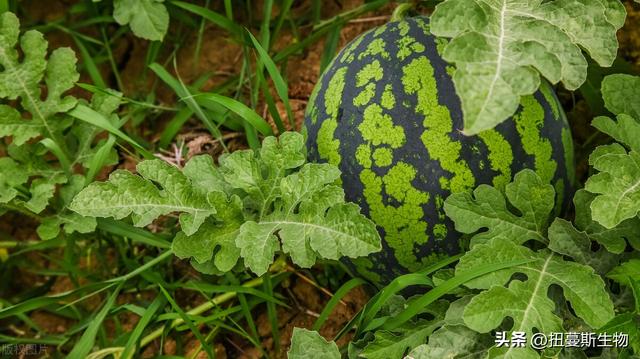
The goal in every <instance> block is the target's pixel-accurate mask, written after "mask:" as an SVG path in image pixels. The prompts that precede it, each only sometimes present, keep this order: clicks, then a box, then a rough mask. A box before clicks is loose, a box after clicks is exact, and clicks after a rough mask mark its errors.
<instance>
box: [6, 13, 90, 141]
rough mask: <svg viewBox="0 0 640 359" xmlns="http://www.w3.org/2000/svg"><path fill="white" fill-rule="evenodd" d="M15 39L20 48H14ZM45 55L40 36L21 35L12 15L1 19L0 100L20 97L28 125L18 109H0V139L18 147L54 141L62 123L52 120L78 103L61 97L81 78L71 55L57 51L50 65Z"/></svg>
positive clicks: (42, 38) (63, 49) (43, 41)
mask: <svg viewBox="0 0 640 359" xmlns="http://www.w3.org/2000/svg"><path fill="white" fill-rule="evenodd" d="M18 39H19V40H20V48H19V49H16V48H15V47H16V45H17V44H18ZM20 54H22V56H21V55H20ZM46 55H47V41H46V40H45V39H44V37H43V36H42V34H41V33H40V32H38V31H35V30H30V31H27V32H25V33H24V34H23V35H22V36H20V23H19V21H18V18H17V17H16V16H15V15H14V14H12V13H10V12H5V13H3V14H0V69H1V70H0V99H7V100H15V99H18V98H19V99H20V101H19V103H20V105H21V107H22V109H23V110H24V111H26V112H29V113H30V119H29V120H27V119H25V118H24V117H23V116H22V115H21V113H20V111H18V110H17V109H15V108H13V107H10V106H8V105H4V104H0V137H5V136H12V137H13V143H14V144H16V145H22V144H23V143H25V142H26V141H27V140H29V139H31V138H34V137H39V136H45V137H49V138H52V139H54V140H55V141H56V142H58V139H57V138H56V137H57V135H58V133H59V131H61V130H62V129H63V128H64V125H65V124H66V122H65V121H61V120H60V119H59V118H57V116H56V115H57V114H59V113H64V112H66V111H68V110H70V109H71V108H73V107H74V106H75V104H76V99H75V98H74V97H72V96H63V94H64V93H65V92H66V91H68V90H69V89H71V88H72V87H73V86H74V84H75V83H76V81H78V78H79V74H78V72H77V71H76V68H75V65H76V61H77V59H76V56H75V54H74V53H73V51H72V50H71V49H69V48H59V49H56V50H54V51H53V52H51V54H50V55H49V58H48V60H47V59H46V58H45V57H46ZM43 83H44V84H46V96H45V97H44V99H43V95H42V89H41V84H43ZM58 144H59V143H58Z"/></svg>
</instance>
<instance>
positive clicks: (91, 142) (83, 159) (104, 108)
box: [68, 90, 122, 169]
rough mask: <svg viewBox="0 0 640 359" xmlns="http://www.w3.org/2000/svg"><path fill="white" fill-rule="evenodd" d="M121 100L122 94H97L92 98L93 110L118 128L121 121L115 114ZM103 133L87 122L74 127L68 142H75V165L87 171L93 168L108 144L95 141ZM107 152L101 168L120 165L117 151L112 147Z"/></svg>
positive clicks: (108, 92) (110, 92)
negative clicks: (94, 162) (101, 150)
mask: <svg viewBox="0 0 640 359" xmlns="http://www.w3.org/2000/svg"><path fill="white" fill-rule="evenodd" d="M121 99H122V94H121V93H119V92H117V91H113V90H106V91H105V92H96V93H94V94H93V97H92V98H91V108H93V109H94V110H95V111H96V112H98V113H100V114H102V115H103V116H104V117H105V119H107V120H108V121H110V122H111V123H112V124H113V125H114V126H117V125H118V124H119V122H120V120H119V118H118V115H117V114H115V113H114V112H115V111H116V110H117V109H118V107H120V103H121ZM102 131H103V130H102V129H101V128H99V127H97V126H94V125H91V124H89V123H86V122H78V123H76V124H75V125H74V126H73V127H72V129H71V134H70V135H71V136H69V137H70V138H69V140H68V142H75V146H74V150H75V151H74V156H73V159H72V162H73V164H75V163H80V164H82V166H83V167H85V168H87V169H89V168H91V165H92V163H93V160H94V159H95V157H96V156H97V155H98V153H99V152H100V149H101V148H102V146H103V145H104V144H105V143H106V142H107V141H106V140H100V141H97V143H96V141H95V139H96V136H97V135H98V134H100V133H101V132H102ZM107 151H108V152H107V153H105V158H104V163H101V164H100V167H102V166H106V165H114V164H116V163H118V154H117V152H116V151H115V149H113V147H111V148H109V149H108V150H107Z"/></svg>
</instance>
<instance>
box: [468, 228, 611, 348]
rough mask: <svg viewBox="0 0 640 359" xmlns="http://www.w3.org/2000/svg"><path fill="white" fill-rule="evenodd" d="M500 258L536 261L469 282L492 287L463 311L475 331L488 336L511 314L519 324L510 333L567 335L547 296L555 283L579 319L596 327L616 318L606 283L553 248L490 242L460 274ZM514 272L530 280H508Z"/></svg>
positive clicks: (476, 249) (479, 247)
mask: <svg viewBox="0 0 640 359" xmlns="http://www.w3.org/2000/svg"><path fill="white" fill-rule="evenodd" d="M495 258H499V259H500V260H502V261H505V260H516V259H533V260H534V261H533V262H530V263H527V264H524V265H521V266H517V267H514V268H509V269H505V270H501V271H498V272H495V273H492V274H491V275H488V276H485V277H481V278H479V279H478V280H475V281H472V282H470V283H468V284H467V285H468V286H470V287H474V288H478V289H487V290H485V291H483V292H481V293H480V294H478V295H477V296H475V297H474V298H473V299H472V300H471V302H470V303H469V304H468V305H467V307H466V308H465V311H464V321H465V323H466V325H467V326H468V327H469V328H471V329H473V330H475V331H478V332H480V333H487V332H489V331H491V330H493V329H495V328H497V327H498V326H499V325H500V324H501V323H502V322H503V320H504V319H505V317H507V316H508V317H511V318H512V319H513V322H514V324H513V327H512V328H510V330H511V331H523V332H526V333H528V334H529V335H531V334H532V333H533V332H534V328H536V329H538V330H540V331H541V332H544V333H549V332H563V331H564V329H563V327H562V319H561V318H560V317H558V316H557V315H556V314H555V313H554V311H555V307H556V305H555V303H554V302H553V301H552V300H551V299H549V297H548V296H547V292H548V290H549V287H550V286H551V285H558V286H560V287H562V289H563V293H564V296H565V298H566V299H567V300H568V301H569V302H570V303H571V306H572V308H573V309H574V311H575V313H576V315H577V316H578V317H580V318H582V320H584V321H585V323H587V325H589V326H591V327H592V328H597V327H600V326H602V325H604V324H605V323H606V322H608V321H609V320H610V319H611V318H613V316H614V311H613V303H612V302H611V299H609V295H608V293H607V292H606V290H605V285H604V282H603V280H602V278H600V276H598V275H597V274H595V273H594V271H593V268H591V267H589V266H585V265H582V264H579V263H575V262H568V261H565V260H563V259H562V257H561V256H560V255H558V254H556V253H554V252H551V251H549V250H540V251H538V252H534V251H532V250H530V249H528V248H526V247H523V246H520V245H517V244H515V243H512V242H511V241H509V240H508V239H507V238H500V237H496V238H494V239H492V240H491V241H489V242H488V243H487V244H480V245H477V246H475V247H473V249H472V250H471V251H470V252H469V253H467V254H466V255H465V256H464V257H463V258H462V259H461V260H460V263H459V264H458V266H457V267H456V271H458V270H459V271H473V269H474V268H475V267H477V266H479V265H482V264H485V263H488V262H492V261H495V260H496V259H495ZM515 273H521V274H524V275H526V278H527V279H526V280H519V279H514V280H512V281H511V282H509V279H510V278H511V277H512V276H513V275H514V274H515ZM508 282H509V283H508ZM507 283H508V285H507V286H506V287H504V286H503V285H505V284H507ZM527 350H531V349H527ZM507 353H508V354H510V355H511V357H514V358H515V356H514V355H516V354H515V353H513V352H510V351H509V350H508V349H507ZM507 357H509V356H508V355H507Z"/></svg>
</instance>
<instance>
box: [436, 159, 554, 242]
mask: <svg viewBox="0 0 640 359" xmlns="http://www.w3.org/2000/svg"><path fill="white" fill-rule="evenodd" d="M505 194H506V197H507V199H508V200H509V203H511V204H512V205H513V206H514V207H515V208H516V209H517V210H518V211H519V212H520V213H521V215H516V214H513V213H512V212H511V211H509V210H508V209H507V202H506V201H505V198H504V196H503V195H502V193H501V192H500V190H498V189H496V188H494V187H491V186H488V185H480V186H478V187H477V188H476V189H475V190H474V191H473V195H472V194H470V193H456V194H453V195H451V196H449V198H447V200H446V201H445V203H444V210H445V212H446V214H447V216H449V217H450V218H452V219H453V220H454V222H455V228H456V230H457V231H458V232H462V233H475V232H477V231H478V230H480V229H482V228H487V231H486V232H480V233H477V234H475V235H474V236H473V238H472V241H473V243H481V242H485V241H487V240H489V239H491V238H494V237H497V236H501V237H504V238H509V240H512V241H514V242H516V243H519V244H521V243H524V242H526V241H528V240H530V239H535V240H538V241H542V242H545V241H546V239H545V230H546V228H547V226H548V223H549V215H550V213H551V211H552V209H553V204H554V196H555V192H554V189H553V186H551V185H550V184H545V183H543V182H542V180H541V179H540V177H538V175H536V174H535V172H533V171H531V170H524V171H521V172H519V173H518V174H516V176H515V178H514V181H513V182H512V183H510V184H508V185H507V186H506V188H505ZM463 218H465V219H467V220H464V219H463ZM469 219H472V220H469Z"/></svg>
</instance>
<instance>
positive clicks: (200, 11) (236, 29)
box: [172, 1, 242, 40]
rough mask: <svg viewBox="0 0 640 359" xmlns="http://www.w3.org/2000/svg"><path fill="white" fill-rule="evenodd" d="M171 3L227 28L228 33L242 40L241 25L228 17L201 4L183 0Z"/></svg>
mask: <svg viewBox="0 0 640 359" xmlns="http://www.w3.org/2000/svg"><path fill="white" fill-rule="evenodd" d="M172 4H173V5H175V6H177V7H179V8H182V9H184V10H187V11H189V12H191V13H194V14H196V15H198V16H202V17H203V18H205V19H207V20H209V21H211V22H212V23H214V24H216V25H218V26H220V27H221V28H223V29H225V30H227V31H228V32H229V33H230V34H232V35H234V36H235V37H237V38H238V39H239V40H242V27H240V26H238V25H237V24H236V23H235V22H233V21H232V20H230V19H229V18H228V17H226V16H224V15H220V14H218V13H217V12H215V11H212V10H209V9H205V8H203V7H202V6H198V5H194V4H190V3H187V2H184V1H173V2H172Z"/></svg>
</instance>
